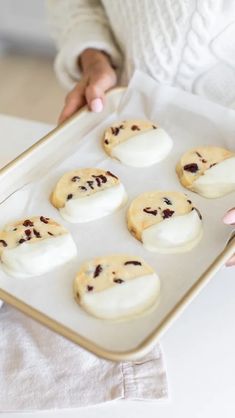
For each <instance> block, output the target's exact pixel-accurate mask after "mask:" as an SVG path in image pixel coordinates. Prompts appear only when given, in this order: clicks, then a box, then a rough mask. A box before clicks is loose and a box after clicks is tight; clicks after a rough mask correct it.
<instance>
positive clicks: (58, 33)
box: [47, 0, 235, 106]
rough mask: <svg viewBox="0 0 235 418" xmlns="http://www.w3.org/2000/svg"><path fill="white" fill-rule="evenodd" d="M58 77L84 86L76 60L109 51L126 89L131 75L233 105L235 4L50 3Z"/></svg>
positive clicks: (176, 0)
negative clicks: (83, 54) (143, 74)
mask: <svg viewBox="0 0 235 418" xmlns="http://www.w3.org/2000/svg"><path fill="white" fill-rule="evenodd" d="M47 8H48V13H49V18H50V22H51V26H52V29H53V33H54V36H55V38H56V41H57V45H58V49H59V52H58V55H57V57H56V61H55V69H56V73H57V75H58V77H59V79H60V81H61V82H62V84H64V85H65V86H66V87H67V88H69V89H70V88H72V87H73V85H74V84H75V82H76V81H77V80H78V79H79V77H80V74H79V69H78V66H77V57H78V56H79V55H80V54H81V52H82V51H83V50H84V49H86V48H88V47H92V48H98V49H101V50H104V51H106V52H107V53H108V54H109V55H110V57H111V59H112V61H113V63H114V64H115V65H116V66H117V67H118V69H119V72H120V74H121V82H122V84H123V83H126V82H127V81H128V80H129V78H130V77H131V75H132V73H133V71H134V69H136V68H138V69H141V70H143V71H145V72H146V73H148V74H150V75H151V76H152V77H153V78H154V79H155V80H157V81H158V82H160V83H165V84H170V85H174V86H178V87H180V88H183V89H185V90H188V91H192V92H194V93H197V94H201V95H205V96H207V97H208V98H210V99H212V100H215V101H218V102H220V103H222V104H224V105H227V106H234V104H235V0H47Z"/></svg>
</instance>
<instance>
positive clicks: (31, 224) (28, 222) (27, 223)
mask: <svg viewBox="0 0 235 418" xmlns="http://www.w3.org/2000/svg"><path fill="white" fill-rule="evenodd" d="M23 226H33V222H32V221H30V219H26V220H25V221H24V222H23Z"/></svg>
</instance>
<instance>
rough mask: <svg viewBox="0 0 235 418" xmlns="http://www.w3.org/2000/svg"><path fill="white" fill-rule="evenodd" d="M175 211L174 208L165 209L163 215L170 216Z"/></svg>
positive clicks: (164, 216) (164, 217)
mask: <svg viewBox="0 0 235 418" xmlns="http://www.w3.org/2000/svg"><path fill="white" fill-rule="evenodd" d="M173 213H175V211H174V210H170V209H164V210H163V211H162V217H163V219H166V218H170V217H171V216H172V215H173Z"/></svg>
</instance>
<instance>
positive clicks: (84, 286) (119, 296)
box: [74, 255, 160, 320]
mask: <svg viewBox="0 0 235 418" xmlns="http://www.w3.org/2000/svg"><path fill="white" fill-rule="evenodd" d="M159 292H160V280H159V277H158V276H157V274H156V273H155V272H154V270H153V269H152V268H151V267H150V266H149V265H148V264H147V263H146V262H145V261H144V260H142V259H141V258H139V257H135V256H129V255H112V256H105V257H99V258H95V259H93V260H90V261H88V262H86V263H84V264H83V265H82V266H81V269H80V271H79V272H78V274H77V276H76V278H75V280H74V295H75V299H76V301H77V302H78V303H79V304H80V305H81V307H82V308H83V309H85V310H86V311H87V312H88V313H90V314H91V315H94V316H95V317H97V318H102V319H112V320H117V319H128V318H130V317H133V316H137V315H141V314H143V313H146V311H147V310H149V309H150V308H151V307H152V306H154V304H155V302H156V301H157V300H158V297H159Z"/></svg>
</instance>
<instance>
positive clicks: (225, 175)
mask: <svg viewBox="0 0 235 418" xmlns="http://www.w3.org/2000/svg"><path fill="white" fill-rule="evenodd" d="M193 187H194V191H196V192H197V193H199V194H201V195H203V196H206V197H209V198H213V197H220V196H224V195H225V194H227V193H230V192H232V191H233V190H235V157H232V158H227V159H226V160H224V161H221V162H220V163H218V164H216V165H215V166H213V167H211V168H210V169H209V170H206V171H205V173H204V174H203V175H202V176H200V177H198V179H197V180H195V182H194V183H193Z"/></svg>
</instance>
